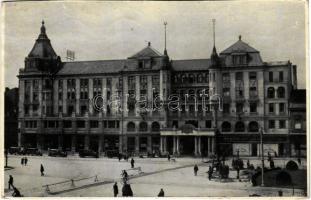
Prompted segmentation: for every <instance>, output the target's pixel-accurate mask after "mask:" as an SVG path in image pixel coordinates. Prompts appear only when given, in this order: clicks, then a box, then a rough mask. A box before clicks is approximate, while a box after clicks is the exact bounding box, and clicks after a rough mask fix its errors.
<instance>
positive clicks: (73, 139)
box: [71, 135, 76, 152]
mask: <svg viewBox="0 0 311 200" xmlns="http://www.w3.org/2000/svg"><path fill="white" fill-rule="evenodd" d="M71 151H72V152H75V151H76V136H75V135H71Z"/></svg>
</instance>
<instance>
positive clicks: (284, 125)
mask: <svg viewBox="0 0 311 200" xmlns="http://www.w3.org/2000/svg"><path fill="white" fill-rule="evenodd" d="M279 128H286V121H285V120H280V121H279Z"/></svg>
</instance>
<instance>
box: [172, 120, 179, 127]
mask: <svg viewBox="0 0 311 200" xmlns="http://www.w3.org/2000/svg"><path fill="white" fill-rule="evenodd" d="M172 127H173V128H178V121H177V120H174V121H173V123H172Z"/></svg>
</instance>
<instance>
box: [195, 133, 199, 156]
mask: <svg viewBox="0 0 311 200" xmlns="http://www.w3.org/2000/svg"><path fill="white" fill-rule="evenodd" d="M194 155H195V156H197V155H198V140H197V137H194Z"/></svg>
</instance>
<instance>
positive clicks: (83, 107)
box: [80, 105, 87, 115]
mask: <svg viewBox="0 0 311 200" xmlns="http://www.w3.org/2000/svg"><path fill="white" fill-rule="evenodd" d="M86 112H87V106H86V105H82V106H81V107H80V113H81V114H82V115H84V114H85V113H86Z"/></svg>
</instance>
